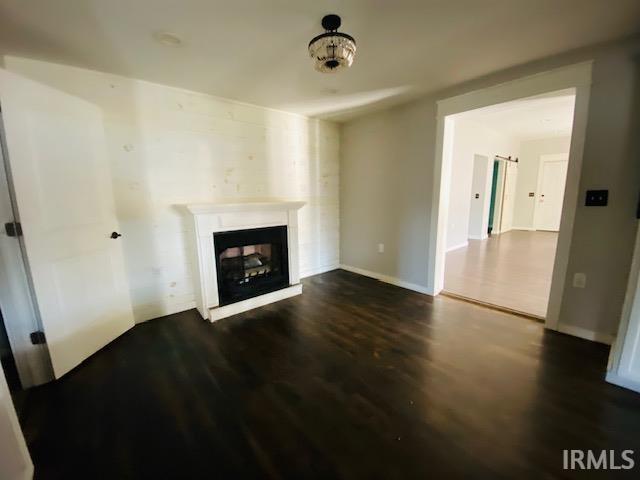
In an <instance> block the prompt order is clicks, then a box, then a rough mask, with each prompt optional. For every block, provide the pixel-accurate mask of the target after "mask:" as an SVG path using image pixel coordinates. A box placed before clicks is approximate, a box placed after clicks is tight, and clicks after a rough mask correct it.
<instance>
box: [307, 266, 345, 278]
mask: <svg viewBox="0 0 640 480" xmlns="http://www.w3.org/2000/svg"><path fill="white" fill-rule="evenodd" d="M338 268H340V264H339V263H332V264H330V265H323V266H321V267H314V268H310V269H307V270H304V271H301V272H300V278H306V277H312V276H313V275H319V274H321V273H326V272H330V271H331V270H336V269H338Z"/></svg>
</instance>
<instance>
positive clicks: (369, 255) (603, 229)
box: [340, 37, 640, 334]
mask: <svg viewBox="0 0 640 480" xmlns="http://www.w3.org/2000/svg"><path fill="white" fill-rule="evenodd" d="M638 52H640V41H639V40H638V38H637V37H636V38H635V39H631V40H627V41H625V42H620V43H617V44H613V45H607V46H602V47H598V48H593V49H583V50H579V51H574V52H569V53H567V54H564V55H560V56H556V57H552V58H548V59H544V60H541V61H538V62H533V63H530V64H527V65H523V66H520V67H517V68H513V69H510V70H507V71H503V72H499V73H496V74H494V75H490V76H488V77H484V78H482V79H479V80H476V81H473V82H469V83H466V84H464V85H460V86H457V87H454V88H451V89H447V90H446V91H442V92H440V93H439V94H435V95H429V96H427V97H424V98H421V99H419V100H417V101H414V102H412V103H410V104H407V105H403V106H398V107H394V108H390V109H386V110H383V111H380V112H376V113H372V114H369V115H366V116H364V117H361V118H357V119H354V120H352V121H350V122H348V123H346V124H344V125H343V127H342V131H343V135H342V154H341V175H340V185H341V191H340V196H341V204H340V222H341V237H340V245H341V262H342V263H343V264H347V265H352V266H355V267H358V268H361V269H366V270H370V271H373V272H376V273H380V274H384V275H390V276H394V277H397V278H398V279H400V280H402V281H407V282H411V283H415V284H418V285H420V286H424V287H426V285H427V270H428V268H429V266H428V238H429V229H430V212H431V204H432V201H431V200H432V197H431V194H432V192H431V185H432V178H433V165H434V153H435V134H436V132H435V130H436V128H435V127H436V122H435V117H436V104H435V102H436V101H437V100H439V99H443V98H447V97H450V96H454V95H459V94H462V93H465V92H469V91H472V90H476V89H478V88H483V87H486V86H490V85H495V84H498V83H502V82H505V81H509V80H513V79H516V78H520V77H523V76H526V75H531V74H535V73H538V72H542V71H547V70H551V69H553V68H557V67H560V66H564V65H569V64H572V63H576V62H580V61H584V60H591V59H592V60H594V66H593V85H592V89H591V102H590V109H589V118H588V127H587V138H586V142H585V151H584V163H583V170H582V175H581V181H580V190H581V193H580V196H581V197H583V195H584V191H585V190H586V189H587V188H608V189H610V191H611V192H610V200H609V206H608V207H606V208H586V207H583V206H579V207H578V209H577V212H576V219H575V224H574V236H573V240H572V247H571V255H570V258H569V266H568V268H569V269H568V275H567V278H568V283H569V284H568V285H566V288H565V294H564V298H563V303H562V309H561V317H560V321H561V323H562V324H567V325H573V326H577V327H581V328H584V329H588V330H592V331H595V332H598V333H603V334H615V332H616V330H617V325H618V321H619V317H620V311H621V308H622V301H623V297H624V292H625V288H626V282H627V276H628V272H629V266H630V261H631V254H632V249H633V242H634V238H635V231H636V228H637V221H636V220H635V209H636V202H637V200H638V198H637V197H638V185H640V182H639V180H640V161H638V158H637V155H636V156H635V157H634V155H632V152H633V153H635V152H637V145H635V144H633V142H634V141H635V142H637V140H636V138H637V137H638V134H637V132H638V127H637V125H638V124H637V123H636V124H635V125H636V126H635V132H636V133H635V135H634V134H633V131H632V128H633V127H632V121H633V120H632V105H634V104H635V105H636V110H637V100H636V98H637V95H638V85H637V73H636V66H635V63H634V62H633V58H634V56H635V55H637V54H638ZM635 115H636V116H637V114H635ZM634 118H635V117H634ZM634 149H635V150H634ZM582 202H583V199H582V198H581V199H580V203H582ZM379 242H385V243H386V244H387V249H386V251H385V253H383V254H379V253H377V252H376V244H377V243H379ZM575 272H584V273H586V274H587V287H586V288H585V289H575V288H572V287H571V283H570V282H571V278H572V276H573V273H575Z"/></svg>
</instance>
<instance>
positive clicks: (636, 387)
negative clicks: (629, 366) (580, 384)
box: [605, 372, 640, 393]
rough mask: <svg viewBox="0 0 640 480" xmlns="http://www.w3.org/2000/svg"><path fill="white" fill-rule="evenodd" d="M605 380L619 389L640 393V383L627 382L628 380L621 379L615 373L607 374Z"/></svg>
mask: <svg viewBox="0 0 640 480" xmlns="http://www.w3.org/2000/svg"><path fill="white" fill-rule="evenodd" d="M605 380H606V381H607V382H609V383H613V384H614V385H617V386H619V387H622V388H628V389H629V390H633V391H635V392H639V393H640V382H636V381H634V380H629V379H628V378H624V377H621V376H620V375H618V374H617V373H613V372H607V376H606V377H605Z"/></svg>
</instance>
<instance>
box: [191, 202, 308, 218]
mask: <svg viewBox="0 0 640 480" xmlns="http://www.w3.org/2000/svg"><path fill="white" fill-rule="evenodd" d="M305 203H306V202H296V201H290V200H266V201H262V202H256V201H249V202H234V203H222V202H220V203H192V204H190V205H185V208H186V209H187V210H188V211H189V212H191V213H193V214H194V215H208V214H213V213H228V212H267V211H273V210H277V211H289V210H299V209H300V208H302V207H304V205H305Z"/></svg>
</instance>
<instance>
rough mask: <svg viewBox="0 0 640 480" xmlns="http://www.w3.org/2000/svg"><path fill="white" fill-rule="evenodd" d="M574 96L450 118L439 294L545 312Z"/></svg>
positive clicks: (534, 100)
mask: <svg viewBox="0 0 640 480" xmlns="http://www.w3.org/2000/svg"><path fill="white" fill-rule="evenodd" d="M574 105H575V93H574V91H573V90H571V89H569V90H561V91H557V92H551V93H548V94H545V95H539V96H535V97H530V98H524V99H519V100H514V101H511V102H505V103H501V104H498V105H491V106H488V107H484V108H480V109H474V110H470V111H466V112H462V113H459V114H457V115H454V116H453V118H452V121H453V138H452V143H451V145H452V151H451V160H452V163H451V175H450V179H449V182H450V184H449V186H448V191H449V199H448V200H449V221H448V223H447V230H446V239H447V240H446V242H447V243H446V245H447V253H446V260H445V275H444V292H445V293H448V294H452V295H456V296H459V297H463V298H466V299H470V300H474V301H476V302H480V303H484V304H488V305H492V306H495V307H499V308H504V309H507V310H509V311H514V312H517V313H521V314H525V315H527V316H531V317H535V318H537V319H541V320H542V319H544V318H545V316H546V313H547V305H548V302H549V292H550V288H551V277H552V273H553V265H554V260H555V252H556V243H557V237H558V231H559V229H560V218H561V214H562V203H563V202H562V200H563V197H564V187H565V183H566V175H567V163H568V157H569V148H570V145H571V130H572V127H573V114H574Z"/></svg>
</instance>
